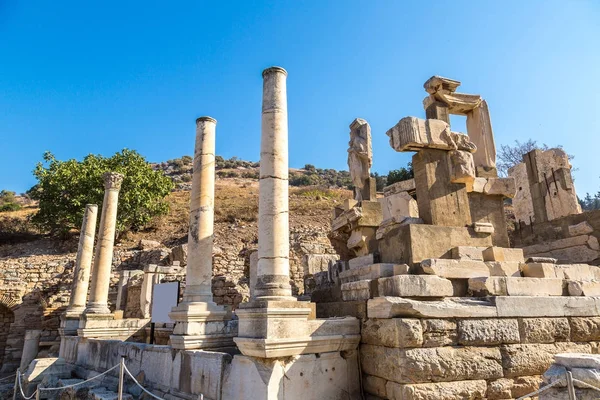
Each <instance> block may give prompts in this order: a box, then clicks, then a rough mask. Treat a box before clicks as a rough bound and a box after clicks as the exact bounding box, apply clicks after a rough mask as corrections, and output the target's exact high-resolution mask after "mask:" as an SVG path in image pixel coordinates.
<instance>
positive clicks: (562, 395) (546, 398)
mask: <svg viewBox="0 0 600 400" xmlns="http://www.w3.org/2000/svg"><path fill="white" fill-rule="evenodd" d="M568 396H569V395H568V393H567V392H566V391H565V389H562V388H561V389H558V388H551V389H548V390H546V391H545V392H543V393H541V394H540V400H565V399H567V398H568ZM575 398H576V399H577V400H597V399H598V392H597V391H596V390H593V389H577V388H576V389H575Z"/></svg>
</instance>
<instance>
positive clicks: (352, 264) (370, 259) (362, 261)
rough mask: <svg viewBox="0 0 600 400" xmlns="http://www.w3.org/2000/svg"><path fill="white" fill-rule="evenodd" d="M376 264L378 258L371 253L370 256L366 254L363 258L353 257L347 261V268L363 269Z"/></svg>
mask: <svg viewBox="0 0 600 400" xmlns="http://www.w3.org/2000/svg"><path fill="white" fill-rule="evenodd" d="M377 262H378V257H377V256H376V255H375V254H373V253H371V254H367V255H364V256H360V257H355V258H353V259H351V260H350V261H348V268H350V269H355V268H360V267H364V266H367V265H371V264H375V263H377Z"/></svg>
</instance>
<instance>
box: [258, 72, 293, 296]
mask: <svg viewBox="0 0 600 400" xmlns="http://www.w3.org/2000/svg"><path fill="white" fill-rule="evenodd" d="M286 78H287V72H286V70H285V69H283V68H281V67H271V68H267V69H265V70H264V71H263V103H262V134H261V143H260V183H259V200H258V271H257V281H256V288H255V291H254V294H255V298H256V299H271V300H294V298H293V297H292V288H291V286H290V260H289V254H290V244H289V243H290V241H289V235H290V234H289V205H288V121H287V117H288V115H287V90H286Z"/></svg>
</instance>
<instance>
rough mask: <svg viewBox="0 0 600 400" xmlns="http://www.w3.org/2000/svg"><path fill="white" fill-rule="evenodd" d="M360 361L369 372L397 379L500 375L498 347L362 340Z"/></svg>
mask: <svg viewBox="0 0 600 400" xmlns="http://www.w3.org/2000/svg"><path fill="white" fill-rule="evenodd" d="M360 355H361V365H362V368H363V371H364V372H365V373H367V374H369V375H375V376H379V377H380V378H384V379H386V380H388V381H393V382H397V383H428V382H455V381H460V380H476V379H494V378H500V377H502V358H501V356H500V349H498V348H486V347H458V348H454V347H440V348H421V349H397V348H390V347H382V346H373V345H370V344H365V345H363V346H362V347H361V354H360Z"/></svg>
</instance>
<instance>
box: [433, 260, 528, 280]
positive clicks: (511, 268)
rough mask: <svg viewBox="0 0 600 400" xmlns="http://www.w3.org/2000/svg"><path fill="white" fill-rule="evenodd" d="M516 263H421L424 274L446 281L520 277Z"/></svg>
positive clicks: (454, 261) (518, 266) (518, 264)
mask: <svg viewBox="0 0 600 400" xmlns="http://www.w3.org/2000/svg"><path fill="white" fill-rule="evenodd" d="M521 265H522V264H521V263H520V262H518V261H475V260H450V259H443V258H429V259H426V260H423V261H422V262H421V268H422V270H423V272H424V273H425V274H428V275H437V276H439V277H442V278H448V279H469V278H481V277H486V276H513V277H520V276H521Z"/></svg>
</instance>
